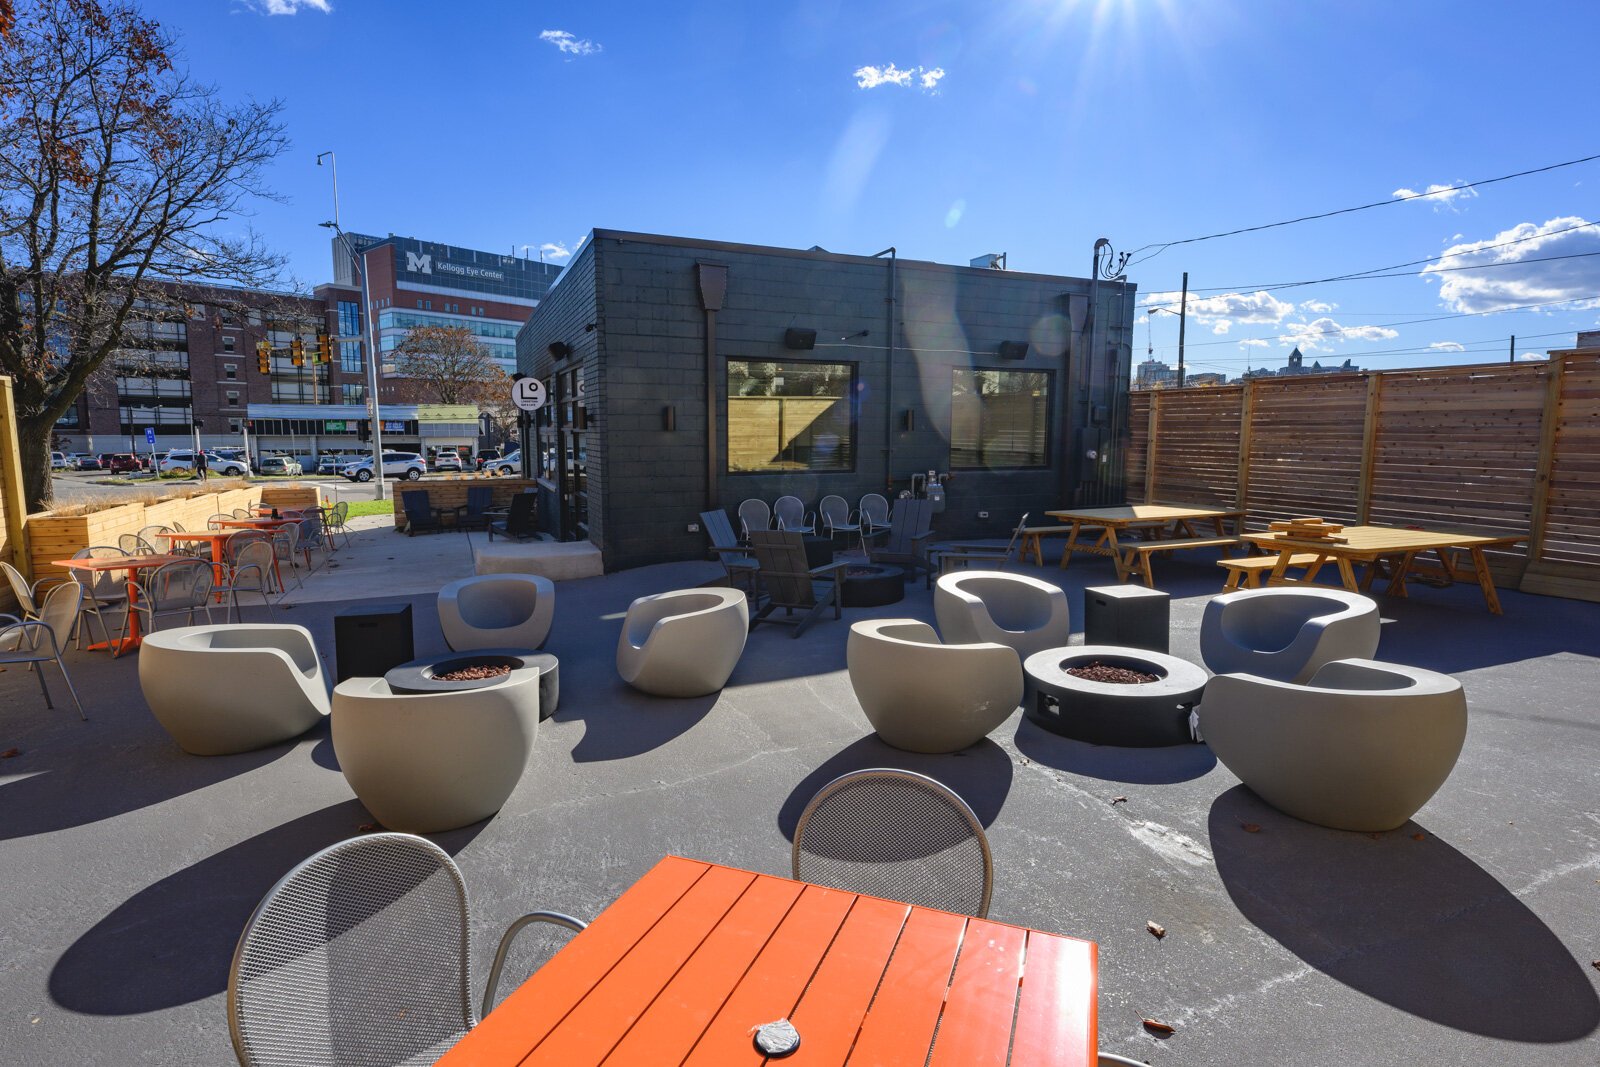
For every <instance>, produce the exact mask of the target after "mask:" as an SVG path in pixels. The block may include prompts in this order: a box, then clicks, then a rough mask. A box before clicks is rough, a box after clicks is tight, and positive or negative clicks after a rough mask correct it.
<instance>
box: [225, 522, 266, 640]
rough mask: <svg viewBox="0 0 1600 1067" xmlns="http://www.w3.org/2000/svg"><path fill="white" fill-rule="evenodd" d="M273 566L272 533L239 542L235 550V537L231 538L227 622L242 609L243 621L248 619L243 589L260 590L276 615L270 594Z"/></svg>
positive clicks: (248, 591)
mask: <svg viewBox="0 0 1600 1067" xmlns="http://www.w3.org/2000/svg"><path fill="white" fill-rule="evenodd" d="M274 573H275V571H274V568H273V566H272V539H271V538H270V537H256V538H252V539H251V540H249V541H246V542H245V543H243V544H241V545H239V546H238V549H237V551H235V548H234V543H233V539H232V538H229V539H228V609H227V611H226V612H225V613H224V614H223V616H222V621H223V622H232V621H233V613H234V612H236V611H237V612H238V613H239V621H240V622H243V621H244V609H243V608H241V607H240V606H239V594H240V593H260V594H261V603H262V604H264V605H266V608H267V616H268V617H269V618H270V617H271V615H272V600H271V598H270V597H268V596H267V594H268V593H270V592H272V590H273V574H274Z"/></svg>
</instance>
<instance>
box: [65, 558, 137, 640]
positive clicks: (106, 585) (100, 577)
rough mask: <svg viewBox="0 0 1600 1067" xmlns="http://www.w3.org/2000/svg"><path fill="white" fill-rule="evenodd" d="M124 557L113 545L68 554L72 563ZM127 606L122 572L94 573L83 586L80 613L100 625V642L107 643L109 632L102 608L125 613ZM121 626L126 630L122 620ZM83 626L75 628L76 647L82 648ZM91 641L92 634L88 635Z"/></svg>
mask: <svg viewBox="0 0 1600 1067" xmlns="http://www.w3.org/2000/svg"><path fill="white" fill-rule="evenodd" d="M127 555H128V554H127V553H126V552H124V551H122V549H120V548H117V547H115V546H113V545H90V546H89V547H88V548H80V549H78V551H76V552H74V553H73V554H72V558H73V559H123V558H125V557H126V556H127ZM127 605H128V578H127V574H126V573H125V572H116V571H98V572H96V573H95V574H94V576H93V577H92V578H90V579H89V581H88V584H87V585H85V586H84V597H83V613H84V614H85V615H92V616H94V619H95V621H96V622H98V623H99V624H100V639H101V640H102V641H108V642H109V641H110V640H111V630H110V628H109V627H108V626H107V624H106V619H105V616H104V615H103V614H101V612H102V611H103V610H104V609H106V608H117V607H121V608H122V609H123V611H126V610H127ZM123 626H124V627H126V626H127V619H126V618H124V619H123ZM86 629H88V627H87V626H86V625H80V626H79V627H78V647H79V648H80V649H81V648H82V647H83V631H84V630H86ZM90 636H91V638H92V636H93V635H92V634H91V635H90Z"/></svg>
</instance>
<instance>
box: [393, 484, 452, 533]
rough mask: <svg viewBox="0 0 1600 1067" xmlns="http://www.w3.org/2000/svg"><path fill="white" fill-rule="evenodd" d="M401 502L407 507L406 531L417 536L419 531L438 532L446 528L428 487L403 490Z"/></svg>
mask: <svg viewBox="0 0 1600 1067" xmlns="http://www.w3.org/2000/svg"><path fill="white" fill-rule="evenodd" d="M400 502H401V504H402V505H403V506H404V507H405V509H406V533H408V534H410V535H412V536H413V537H415V536H416V535H417V534H418V533H438V532H439V531H440V530H442V529H444V522H443V521H442V520H441V519H440V518H439V509H438V508H436V507H434V506H433V501H432V499H431V498H430V497H429V496H428V491H427V490H426V489H412V490H409V491H407V492H403V493H401V494H400Z"/></svg>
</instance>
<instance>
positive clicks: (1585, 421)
mask: <svg viewBox="0 0 1600 1067" xmlns="http://www.w3.org/2000/svg"><path fill="white" fill-rule="evenodd" d="M1129 425H1130V431H1131V438H1132V439H1131V441H1130V442H1129V449H1128V467H1127V484H1128V496H1129V498H1130V499H1143V500H1147V501H1151V502H1157V503H1178V502H1181V503H1194V504H1216V505H1227V506H1230V507H1238V508H1242V509H1244V510H1246V511H1248V512H1249V519H1248V523H1247V525H1248V526H1249V527H1250V528H1252V529H1261V528H1264V527H1265V526H1266V524H1267V523H1268V522H1270V521H1272V520H1275V519H1288V518H1294V517H1296V516H1302V515H1317V516H1321V517H1322V518H1326V519H1333V520H1338V521H1342V522H1346V523H1373V524H1377V525H1385V526H1423V527H1428V528H1445V529H1451V530H1467V531H1471V532H1473V533H1484V534H1495V535H1507V534H1522V535H1525V536H1527V537H1528V538H1529V541H1528V543H1527V544H1526V545H1523V546H1518V547H1517V548H1516V549H1515V550H1514V551H1510V552H1501V553H1497V554H1494V555H1492V557H1491V558H1492V561H1493V563H1494V569H1495V580H1496V582H1497V583H1498V584H1500V585H1505V586H1510V587H1519V588H1521V589H1522V590H1523V591H1525V592H1532V593H1545V594H1552V595H1556V596H1569V597H1577V598H1581V599H1585V600H1600V356H1597V355H1595V354H1593V353H1589V352H1569V353H1563V354H1558V355H1555V356H1553V357H1551V359H1550V360H1549V361H1548V362H1544V361H1540V362H1536V363H1533V362H1530V363H1518V364H1501V365H1489V366H1472V367H1430V368H1425V369H1419V370H1396V371H1368V372H1365V373H1361V374H1338V375H1307V376H1305V377H1295V378H1259V379H1253V380H1251V381H1248V382H1245V383H1242V384H1240V385H1225V386H1216V387H1211V388H1196V389H1170V390H1154V391H1139V392H1135V393H1133V394H1131V397H1130V418H1129Z"/></svg>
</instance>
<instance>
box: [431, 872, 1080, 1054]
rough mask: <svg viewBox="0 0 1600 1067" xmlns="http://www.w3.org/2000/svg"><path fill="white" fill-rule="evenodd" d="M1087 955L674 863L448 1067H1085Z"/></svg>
mask: <svg viewBox="0 0 1600 1067" xmlns="http://www.w3.org/2000/svg"><path fill="white" fill-rule="evenodd" d="M1096 974H1097V958H1096V949H1095V945H1094V943H1093V942H1091V941H1081V940H1077V939H1075V938H1068V937H1061V936H1058V935H1056V934H1047V933H1041V932H1039V931H1037V930H1029V929H1026V928H1024V927H1020V926H1010V925H1007V924H1005V923H998V922H991V921H988V920H985V919H974V918H970V917H968V916H964V915H952V914H950V913H948V912H942V911H935V910H933V909H931V908H921V907H915V906H913V905H910V904H901V903H896V902H894V901H889V900H881V899H879V898H877V897H869V896H864V895H862V894H859V893H851V892H846V891H844V890H839V889H828V888H825V887H823V886H817V885H809V884H807V883H804V882H795V881H791V880H789V879H787V878H777V877H773V876H771V875H765V874H754V873H751V872H750V871H742V870H738V869H735V868H732V867H723V866H719V865H717V864H714V863H703V862H699V861H696V860H687V859H681V858H679V857H676V856H668V857H667V858H665V859H663V860H662V861H661V862H660V863H658V864H656V865H655V867H653V868H651V870H650V871H649V872H648V873H646V874H645V875H644V877H642V878H640V879H639V881H638V882H636V883H634V885H633V886H632V887H631V888H629V889H628V891H627V892H625V893H623V895H622V896H620V897H618V898H617V900H616V902H615V903H613V904H612V905H611V906H610V907H609V908H607V909H606V910H605V911H604V912H603V913H602V914H601V915H600V916H599V917H598V918H597V919H595V921H594V922H593V923H591V924H590V925H589V928H588V929H587V930H585V931H583V932H582V933H580V934H578V935H577V936H576V937H574V938H573V939H572V940H571V941H570V942H568V944H567V945H566V946H565V947H563V948H562V949H561V951H560V952H558V953H556V955H555V956H554V957H552V958H551V960H550V962H548V963H546V964H545V965H544V966H543V967H541V968H540V969H539V970H538V971H536V972H535V973H534V974H533V976H532V977H531V978H529V979H528V980H527V981H526V982H524V983H523V984H522V985H521V986H520V987H519V988H518V989H517V990H516V991H515V992H513V993H512V994H511V995H510V996H508V997H506V999H505V1000H504V1001H503V1002H502V1003H501V1004H500V1006H499V1007H497V1008H495V1009H494V1010H493V1011H492V1012H491V1013H490V1014H489V1017H488V1018H486V1019H484V1020H483V1022H481V1023H480V1024H479V1025H478V1026H477V1027H476V1028H475V1029H473V1030H471V1031H469V1032H468V1033H467V1035H466V1036H465V1037H463V1038H462V1039H461V1040H460V1041H459V1042H458V1043H457V1044H456V1046H455V1047H454V1048H452V1049H451V1050H450V1051H449V1052H447V1053H446V1054H445V1055H444V1057H443V1058H441V1059H440V1060H439V1061H438V1062H439V1064H440V1065H441V1067H468V1065H471V1067H510V1065H512V1064H517V1065H526V1067H531V1065H534V1064H552V1065H554V1064H560V1065H562V1067H583V1065H587V1064H600V1063H607V1064H619V1065H620V1064H644V1063H648V1064H651V1065H653V1067H654V1065H666V1064H683V1065H686V1064H715V1065H717V1067H724V1065H729V1064H762V1063H767V1062H769V1061H768V1059H767V1057H766V1056H765V1055H764V1054H763V1053H762V1052H761V1051H760V1050H758V1049H757V1048H756V1046H755V1044H754V1033H755V1031H756V1028H757V1027H760V1026H762V1025H763V1024H766V1023H770V1022H775V1021H777V1020H780V1019H788V1020H789V1021H790V1022H791V1023H792V1024H793V1026H794V1027H795V1029H796V1030H797V1031H798V1032H799V1035H800V1044H799V1047H798V1048H797V1049H796V1050H795V1051H794V1052H793V1053H792V1054H790V1055H787V1056H784V1057H782V1059H781V1060H779V1059H777V1058H774V1059H773V1060H772V1061H770V1062H774V1063H777V1062H781V1063H783V1064H784V1065H786V1067H787V1065H791V1064H792V1065H795V1067H802V1065H812V1067H821V1065H835V1064H845V1063H852V1064H875V1065H885V1067H888V1065H894V1064H906V1065H913V1064H914V1065H917V1067H923V1065H925V1064H926V1065H932V1067H944V1065H949V1067H978V1065H993V1067H1006V1065H1007V1064H1011V1065H1015V1067H1023V1065H1028V1067H1068V1065H1070V1067H1087V1065H1090V1064H1093V1063H1094V1062H1095V1059H1096V1046H1097V1042H1098V1035H1097V1033H1096V1015H1095V996H1096V980H1097V979H1096Z"/></svg>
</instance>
